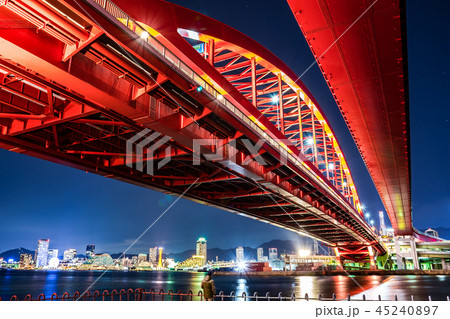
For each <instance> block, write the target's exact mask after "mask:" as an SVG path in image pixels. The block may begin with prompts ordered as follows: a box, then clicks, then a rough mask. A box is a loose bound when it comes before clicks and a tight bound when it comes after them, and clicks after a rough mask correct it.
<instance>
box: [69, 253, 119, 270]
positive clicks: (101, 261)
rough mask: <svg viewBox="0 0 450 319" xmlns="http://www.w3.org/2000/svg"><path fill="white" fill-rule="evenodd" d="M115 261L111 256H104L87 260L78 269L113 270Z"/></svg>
mask: <svg viewBox="0 0 450 319" xmlns="http://www.w3.org/2000/svg"><path fill="white" fill-rule="evenodd" d="M113 265H114V260H113V259H112V258H111V256H110V255H109V254H102V255H98V256H95V255H94V256H93V257H92V258H91V259H88V260H86V261H85V262H84V263H83V264H82V265H80V266H79V267H78V269H81V270H93V269H108V268H112V267H113Z"/></svg>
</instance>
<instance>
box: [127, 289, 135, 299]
mask: <svg viewBox="0 0 450 319" xmlns="http://www.w3.org/2000/svg"><path fill="white" fill-rule="evenodd" d="M130 294H134V291H133V289H131V288H128V290H127V301H130Z"/></svg>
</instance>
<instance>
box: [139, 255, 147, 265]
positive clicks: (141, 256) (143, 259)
mask: <svg viewBox="0 0 450 319" xmlns="http://www.w3.org/2000/svg"><path fill="white" fill-rule="evenodd" d="M146 261H147V254H139V255H138V260H137V263H138V265H139V264H142V263H144V262H146Z"/></svg>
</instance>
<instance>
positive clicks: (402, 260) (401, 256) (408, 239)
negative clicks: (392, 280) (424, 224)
mask: <svg viewBox="0 0 450 319" xmlns="http://www.w3.org/2000/svg"><path fill="white" fill-rule="evenodd" d="M402 246H403V247H405V246H408V247H409V250H402V249H401V247H402ZM395 255H396V257H397V269H399V270H400V269H406V258H411V259H412V262H413V265H414V269H420V264H419V258H418V256H417V249H416V240H415V238H414V237H413V236H404V237H400V236H397V237H395Z"/></svg>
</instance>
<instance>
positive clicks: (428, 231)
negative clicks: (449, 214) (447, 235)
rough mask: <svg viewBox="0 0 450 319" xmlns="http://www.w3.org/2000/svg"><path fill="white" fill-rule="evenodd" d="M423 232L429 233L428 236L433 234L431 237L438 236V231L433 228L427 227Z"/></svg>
mask: <svg viewBox="0 0 450 319" xmlns="http://www.w3.org/2000/svg"><path fill="white" fill-rule="evenodd" d="M425 234H426V235H429V236H433V237H439V233H438V232H437V231H435V230H434V229H431V228H428V229H427V230H426V231H425Z"/></svg>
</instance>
